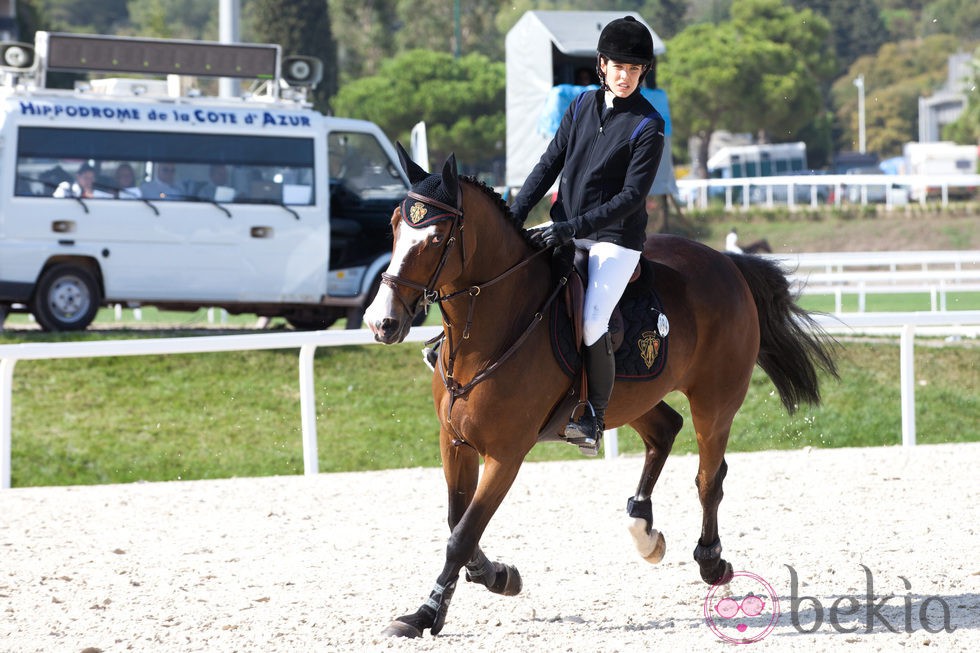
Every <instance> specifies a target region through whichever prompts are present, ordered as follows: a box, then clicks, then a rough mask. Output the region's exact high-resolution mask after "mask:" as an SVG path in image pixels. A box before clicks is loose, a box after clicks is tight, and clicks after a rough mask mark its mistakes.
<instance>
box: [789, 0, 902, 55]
mask: <svg viewBox="0 0 980 653" xmlns="http://www.w3.org/2000/svg"><path fill="white" fill-rule="evenodd" d="M879 2H880V0H849V1H848V2H838V1H834V0H790V4H791V5H792V6H793V7H795V8H796V9H797V10H804V9H811V10H812V11H814V12H815V13H817V14H819V15H821V16H823V17H824V18H826V19H827V20H828V21H829V22H830V29H831V34H830V36H831V41H832V43H833V46H834V54H835V55H836V57H837V64H838V70H837V72H838V73H842V72H844V71H845V70H846V69H847V67H848V66H850V65H851V64H852V63H853V62H854V60H855V59H857V58H858V57H860V56H861V55H865V54H872V53H874V52H877V51H878V48H879V47H881V45H882V44H883V43H884V42H885V40H886V39H887V38H888V32H887V30H886V29H885V22H884V20H883V19H882V16H881V13H880V12H879V8H878V4H879Z"/></svg>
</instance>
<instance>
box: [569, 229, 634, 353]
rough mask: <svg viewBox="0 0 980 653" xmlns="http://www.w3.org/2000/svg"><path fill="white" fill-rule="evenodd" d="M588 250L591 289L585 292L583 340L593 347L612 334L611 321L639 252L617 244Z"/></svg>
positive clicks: (607, 244) (595, 244) (602, 244)
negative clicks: (608, 334)
mask: <svg viewBox="0 0 980 653" xmlns="http://www.w3.org/2000/svg"><path fill="white" fill-rule="evenodd" d="M588 249H589V287H588V288H586V289H585V307H584V309H583V313H584V315H583V318H584V319H583V321H584V324H583V327H582V331H583V334H582V337H583V340H584V341H585V346H586V347H588V346H590V345H594V344H595V343H597V342H598V341H599V338H601V337H602V334H604V333H605V332H606V331H608V330H609V318H610V317H612V312H613V309H615V308H616V304H617V303H619V299H620V297H622V296H623V291H624V290H626V285H627V284H628V283H629V281H630V276H632V274H633V270H634V269H635V268H636V264H637V263H638V262H639V260H640V252H639V251H637V250H635V249H628V248H626V247H621V246H620V245H616V244H615V243H592V245H591V246H590V247H589V248H588Z"/></svg>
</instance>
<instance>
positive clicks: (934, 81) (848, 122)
mask: <svg viewBox="0 0 980 653" xmlns="http://www.w3.org/2000/svg"><path fill="white" fill-rule="evenodd" d="M958 47H959V41H958V40H957V39H956V38H955V37H953V36H950V35H948V34H935V35H933V36H929V37H927V38H925V39H921V40H919V39H916V40H912V41H903V42H898V43H886V44H885V45H883V46H882V47H881V49H880V50H878V52H877V54H876V55H874V56H865V57H861V58H859V59H858V60H857V61H855V62H854V64H853V65H852V66H851V67H850V68H849V69H848V71H847V73H846V74H845V75H844V76H842V77H840V78H839V79H838V80H837V81H835V82H834V85H833V87H832V90H831V99H832V103H833V106H834V111H835V113H836V115H837V123H838V125H839V126H840V128H841V133H840V137H839V139H838V146H839V147H840V148H841V149H855V148H854V146H853V145H854V144H855V143H857V133H858V115H857V102H858V100H857V91H856V89H855V88H854V80H855V79H856V78H857V76H858V75H863V76H864V89H865V133H866V140H867V147H868V150H870V151H872V152H877V153H878V154H879V155H881V156H892V155H898V154H901V152H902V146H903V144H904V143H906V142H908V141H913V140H918V124H919V98H920V97H922V96H928V95H931V94H932V93H934V92H935V90H936V89H937V88H939V87H940V86H942V84H943V83H944V82H945V81H946V75H947V73H946V71H947V68H948V59H949V55H950V54H952V53H954V52H956V50H957V49H958Z"/></svg>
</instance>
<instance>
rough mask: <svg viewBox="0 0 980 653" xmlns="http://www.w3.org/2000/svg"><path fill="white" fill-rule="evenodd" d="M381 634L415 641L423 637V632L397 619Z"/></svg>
mask: <svg viewBox="0 0 980 653" xmlns="http://www.w3.org/2000/svg"><path fill="white" fill-rule="evenodd" d="M381 634H382V635H384V636H385V637H407V638H409V639H415V638H416V637H421V636H422V631H421V630H419V629H418V628H416V627H415V626H412V625H410V624H407V623H405V622H404V621H398V620H397V619H395V620H394V621H392V622H391V624H390V625H389V626H388V627H387V628H385V629H384V631H382V633H381Z"/></svg>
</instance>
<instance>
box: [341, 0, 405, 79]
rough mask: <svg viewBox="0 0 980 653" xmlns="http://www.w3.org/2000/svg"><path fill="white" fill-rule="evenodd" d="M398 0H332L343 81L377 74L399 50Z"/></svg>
mask: <svg viewBox="0 0 980 653" xmlns="http://www.w3.org/2000/svg"><path fill="white" fill-rule="evenodd" d="M396 4H397V3H396V0H329V3H328V6H329V8H330V21H331V24H332V26H333V33H334V36H335V38H336V39H337V68H338V77H339V81H340V82H341V83H343V82H346V81H347V80H348V79H351V80H353V79H360V78H361V77H362V76H364V75H376V74H377V73H378V70H379V69H380V67H381V62H382V61H384V60H385V59H388V58H390V57H392V56H394V54H395V41H394V39H393V38H391V35H392V34H393V33H394V32H395V30H396V29H397V23H398V18H397V14H396V11H395V7H396Z"/></svg>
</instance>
